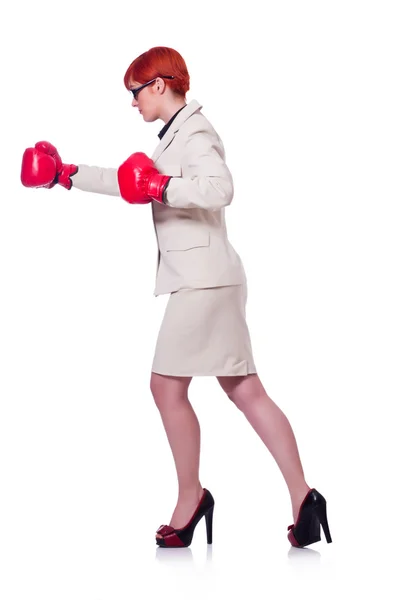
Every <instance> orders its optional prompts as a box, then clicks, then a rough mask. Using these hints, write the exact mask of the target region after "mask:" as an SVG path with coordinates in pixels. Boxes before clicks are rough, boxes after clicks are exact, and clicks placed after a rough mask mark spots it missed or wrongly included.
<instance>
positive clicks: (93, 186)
mask: <svg viewBox="0 0 397 600" xmlns="http://www.w3.org/2000/svg"><path fill="white" fill-rule="evenodd" d="M77 166H78V168H79V170H78V171H77V173H75V174H74V175H72V176H71V180H72V187H74V188H77V189H78V190H82V191H83V192H93V193H95V194H107V195H108V196H120V189H119V183H118V179H117V169H104V168H102V167H90V166H88V165H77Z"/></svg>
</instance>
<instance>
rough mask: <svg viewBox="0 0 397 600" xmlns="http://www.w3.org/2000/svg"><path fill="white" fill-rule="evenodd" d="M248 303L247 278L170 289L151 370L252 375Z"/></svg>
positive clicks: (176, 373) (185, 374)
mask: <svg viewBox="0 0 397 600" xmlns="http://www.w3.org/2000/svg"><path fill="white" fill-rule="evenodd" d="M246 302H247V283H246V282H245V283H243V284H240V285H230V286H222V287H212V288H198V289H180V290H178V291H176V292H172V293H171V294H170V297H169V299H168V303H167V305H166V308H165V312H164V316H163V320H162V323H161V326H160V330H159V334H158V338H157V343H156V348H155V352H154V358H153V364H152V371H153V372H154V373H160V374H162V375H171V376H175V377H193V376H205V375H215V376H217V375H223V376H224V375H248V374H249V373H256V367H255V363H254V359H253V353H252V346H251V338H250V334H249V330H248V326H247V322H246Z"/></svg>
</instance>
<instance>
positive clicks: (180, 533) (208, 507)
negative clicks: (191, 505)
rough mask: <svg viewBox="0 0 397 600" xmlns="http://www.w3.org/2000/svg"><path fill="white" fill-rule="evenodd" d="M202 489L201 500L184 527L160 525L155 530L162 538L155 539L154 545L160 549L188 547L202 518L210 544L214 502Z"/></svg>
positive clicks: (209, 494)
mask: <svg viewBox="0 0 397 600" xmlns="http://www.w3.org/2000/svg"><path fill="white" fill-rule="evenodd" d="M203 489H204V492H203V495H202V496H201V500H200V502H199V503H198V506H197V508H196V510H195V511H194V513H193V516H192V518H191V519H190V521H189V523H188V524H187V525H185V527H182V528H181V529H174V527H171V525H161V526H160V527H159V528H158V529H157V531H156V533H159V534H160V535H162V536H163V537H162V538H156V543H157V544H158V545H159V546H161V547H162V548H186V546H190V544H191V541H192V539H193V533H194V530H195V528H196V525H197V523H198V522H199V521H200V519H201V518H202V517H204V516H205V524H206V527H207V544H212V515H213V513H214V505H215V501H214V498H213V496H212V494H211V492H210V491H209V490H207V489H206V488H203Z"/></svg>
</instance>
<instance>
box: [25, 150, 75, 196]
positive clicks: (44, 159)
mask: <svg viewBox="0 0 397 600" xmlns="http://www.w3.org/2000/svg"><path fill="white" fill-rule="evenodd" d="M77 171H78V167H77V166H76V165H64V164H63V163H62V160H61V157H60V156H59V154H58V150H57V149H56V148H55V146H53V145H52V144H50V142H44V141H43V142H37V144H35V146H34V148H27V149H26V150H25V152H24V153H23V157H22V168H21V182H22V184H23V185H24V186H25V187H33V188H38V187H44V188H48V189H50V188H52V187H54V185H56V184H57V183H59V185H62V186H63V187H64V188H66V189H67V190H70V188H71V187H72V180H71V179H70V176H71V175H74V174H75V173H77Z"/></svg>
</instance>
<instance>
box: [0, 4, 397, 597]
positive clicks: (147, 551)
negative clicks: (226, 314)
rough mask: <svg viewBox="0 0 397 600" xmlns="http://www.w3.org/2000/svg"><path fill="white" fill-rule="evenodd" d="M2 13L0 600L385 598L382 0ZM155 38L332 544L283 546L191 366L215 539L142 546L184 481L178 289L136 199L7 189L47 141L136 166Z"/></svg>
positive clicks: (392, 128)
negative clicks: (227, 181) (143, 68)
mask: <svg viewBox="0 0 397 600" xmlns="http://www.w3.org/2000/svg"><path fill="white" fill-rule="evenodd" d="M2 11H3V12H2V17H3V18H2V37H1V42H0V43H1V46H2V47H1V59H0V60H1V73H2V76H1V88H2V90H1V99H0V101H1V116H0V118H1V131H2V133H3V135H2V138H3V139H2V142H3V143H2V144H1V164H2V193H1V204H0V210H1V215H0V251H1V265H0V266H1V271H0V278H1V279H0V282H1V296H0V298H1V312H0V315H1V330H0V339H1V347H0V353H1V355H0V358H1V362H0V368H1V378H0V395H1V415H0V416H1V420H0V451H1V452H0V455H1V461H0V465H1V471H0V482H1V494H0V519H1V535H0V540H1V541H0V552H1V565H2V574H1V578H0V579H1V581H0V595H1V597H2V598H4V600H22V599H23V600H25V599H26V598H29V599H31V600H34V599H35V598H40V600H54V599H56V600H72V599H73V600H83V599H84V600H116V599H117V600H127V599H128V600H129V599H132V598H133V599H135V598H142V599H146V598H152V597H155V596H157V595H158V594H161V596H162V597H163V598H179V597H180V598H182V597H184V598H185V597H187V596H188V597H192V598H198V597H202V595H203V594H205V595H206V597H209V598H219V596H220V595H221V594H222V595H223V594H227V595H228V596H232V597H233V596H234V595H236V597H237V596H241V594H243V593H244V594H245V595H246V596H248V597H250V598H263V597H265V596H267V597H269V598H270V597H271V598H284V597H286V596H287V594H289V593H291V592H293V593H294V595H295V596H297V597H302V598H303V597H306V596H307V593H308V590H309V591H310V590H313V591H317V592H318V593H321V595H322V597H324V598H331V597H332V598H334V597H335V593H339V594H343V593H345V595H346V596H343V597H347V596H348V595H351V594H352V593H353V592H359V591H360V590H361V589H363V590H364V589H365V590H366V591H368V592H369V593H371V591H372V590H375V589H376V590H377V592H378V593H379V592H381V593H382V596H383V597H384V598H392V597H395V592H396V588H395V580H394V579H393V578H392V571H391V566H390V565H391V557H392V553H393V550H394V548H393V545H392V544H393V532H392V529H391V527H390V526H391V524H392V519H393V510H394V506H393V504H392V503H391V502H390V500H391V498H393V495H392V492H393V490H394V489H395V485H394V481H393V476H394V473H395V465H394V462H393V460H394V458H395V455H396V453H395V442H394V439H393V435H394V431H393V430H394V422H395V421H394V420H393V419H392V414H393V409H394V405H395V402H396V383H395V373H396V341H395V340H396V333H397V332H396V316H395V306H396V235H395V231H396V219H395V204H396V187H397V186H396V158H397V150H396V148H397V146H396V134H397V117H396V106H397V86H396V77H395V74H396V56H397V53H396V50H397V43H396V36H395V31H396V25H397V23H396V5H395V3H394V2H386V1H377V2H368V1H360V2H359V1H349V0H344V1H340V0H336V1H333V2H325V1H324V2H322V1H314V0H313V1H301V2H295V1H282V0H280V1H278V2H267V1H265V2H262V3H257V2H253V1H249V2H244V3H238V4H233V3H226V2H223V1H222V2H218V3H215V2H207V1H206V2H200V3H193V2H192V3H187V2H180V1H176V0H175V1H174V0H170V1H169V2H167V3H161V2H157V1H154V2H151V3H143V4H140V3H130V2H129V3H127V2H121V1H113V2H97V3H91V2H85V1H81V0H80V1H79V2H77V1H75V0H71V1H69V2H68V3H67V4H56V3H54V2H50V1H44V0H37V1H36V2H34V3H28V2H19V3H18V2H16V3H14V4H13V5H12V6H11V4H9V5H7V8H6V9H2ZM158 45H165V46H171V47H173V48H175V49H177V50H178V51H179V52H180V53H181V54H182V56H183V57H184V58H185V60H186V63H187V66H188V69H189V72H190V76H191V89H190V91H189V92H188V94H187V100H188V101H190V100H191V99H197V100H198V101H199V102H200V103H201V104H202V105H203V109H202V111H203V113H204V114H205V115H206V116H207V118H208V119H209V120H210V121H211V122H212V124H213V125H214V127H215V129H216V130H217V132H218V133H219V135H220V136H221V138H222V140H223V142H224V145H225V149H226V161H227V164H228V166H229V168H230V170H231V171H232V174H233V178H234V182H235V195H234V199H233V202H232V205H231V206H230V207H228V208H227V210H226V218H227V225H228V231H229V237H230V241H231V243H232V244H233V245H234V247H235V248H236V250H237V252H238V253H239V254H240V256H241V258H242V260H243V263H244V266H245V269H246V272H247V276H248V304H247V319H248V324H249V327H250V331H251V337H252V343H253V348H254V357H255V361H256V365H257V368H258V372H259V376H260V377H261V380H262V382H263V384H264V386H265V388H266V390H267V392H268V393H269V395H270V396H271V397H272V399H273V400H274V401H275V402H276V403H277V404H278V405H279V406H280V408H281V409H282V410H283V411H284V412H285V413H286V415H287V417H288V418H289V420H290V422H291V424H292V427H293V429H294V432H295V435H296V437H297V441H298V446H299V449H300V453H301V458H302V462H303V466H304V470H305V474H306V478H307V481H308V483H309V485H312V486H313V487H316V488H317V489H319V491H321V492H322V493H323V494H324V496H325V497H326V498H327V500H328V518H329V524H330V528H331V534H332V536H333V539H334V542H333V544H330V545H327V544H326V543H325V541H323V542H321V543H320V544H316V545H314V546H312V547H310V548H308V549H306V550H304V551H299V550H297V551H295V550H293V549H291V548H290V546H289V544H288V542H287V539H286V534H287V526H288V525H289V524H290V523H292V520H291V517H292V513H291V507H290V502H289V495H288V491H287V488H286V485H285V483H284V480H283V479H282V477H281V474H280V472H279V470H278V468H277V466H276V464H275V462H274V460H273V458H272V457H271V455H270V454H269V453H268V451H267V450H266V448H265V447H264V446H263V444H262V443H261V441H260V440H259V438H258V437H257V436H256V434H255V433H254V432H253V430H252V429H251V428H250V426H249V425H248V423H247V422H246V421H245V419H244V417H243V415H242V414H241V413H239V412H238V411H237V409H236V408H235V407H234V406H232V405H231V403H230V401H229V400H228V399H227V398H226V396H225V395H224V393H223V392H222V391H221V389H220V387H219V386H218V384H217V381H216V379H214V378H196V379H194V380H193V382H192V384H191V387H190V400H191V402H192V404H193V406H194V408H195V410H196V412H197V415H198V417H199V420H200V423H201V432H202V459H201V481H202V484H203V485H204V486H207V487H208V488H209V489H211V491H212V492H213V494H214V496H215V500H216V504H217V506H216V508H215V511H214V544H213V546H212V547H210V548H207V546H206V543H205V534H204V525H203V522H202V523H200V525H199V526H198V528H197V533H196V535H195V538H194V541H193V544H192V546H191V547H190V548H189V549H182V550H179V551H173V550H171V551H166V550H161V549H157V548H156V546H155V542H154V535H155V530H156V529H157V527H158V526H159V525H160V524H162V523H166V522H167V520H169V519H170V518H171V514H172V511H173V509H174V506H175V502H176V494H177V483H176V475H175V472H174V465H173V460H172V455H171V452H170V450H169V447H168V442H167V439H166V436H165V433H164V430H163V428H162V423H161V419H160V416H159V413H158V411H157V409H156V407H155V405H154V401H153V398H152V396H151V392H150V389H149V380H150V367H151V361H152V356H153V352H154V346H155V342H156V338H157V332H158V328H159V326H160V323H161V320H162V316H163V312H164V308H165V305H166V302H167V299H168V297H167V296H161V297H158V298H155V297H154V296H153V290H154V282H155V267H156V259H157V245H156V238H155V233H154V229H153V223H152V220H151V210H150V206H148V205H143V206H136V207H134V206H130V205H129V204H127V203H126V202H125V201H123V200H122V199H121V198H114V197H108V196H104V195H97V194H88V193H84V192H81V191H80V190H73V189H72V190H71V191H70V192H68V191H66V190H65V189H64V188H61V187H60V186H56V187H55V188H54V189H52V190H32V189H26V188H24V187H23V186H22V185H21V183H20V179H19V177H20V167H21V159H22V154H23V151H24V149H25V148H26V147H29V146H33V145H34V144H35V142H37V141H39V140H42V139H45V140H48V141H50V142H51V143H53V144H54V145H55V146H56V147H57V148H58V150H59V152H60V155H61V157H62V159H63V161H64V162H65V163H75V164H78V163H85V164H90V165H97V166H102V167H117V166H119V165H120V164H121V162H123V161H124V160H125V159H126V158H127V157H128V156H129V155H130V154H131V153H133V152H136V151H143V152H146V153H147V154H149V155H151V154H152V152H153V150H154V148H155V146H156V145H157V143H158V138H157V134H158V132H159V131H160V129H161V128H162V126H163V125H164V123H162V122H160V121H158V122H155V123H145V122H144V121H143V119H142V117H141V116H140V115H139V114H138V112H137V111H136V110H132V107H131V97H130V95H129V94H128V92H127V91H126V90H125V88H124V86H123V76H124V73H125V71H126V69H127V67H128V65H129V64H130V63H131V62H132V60H133V59H134V58H135V57H137V56H138V55H139V54H141V53H142V52H145V51H146V50H148V49H149V48H150V47H152V46H158ZM379 511H381V515H379ZM375 515H376V518H375ZM379 517H380V519H379Z"/></svg>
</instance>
